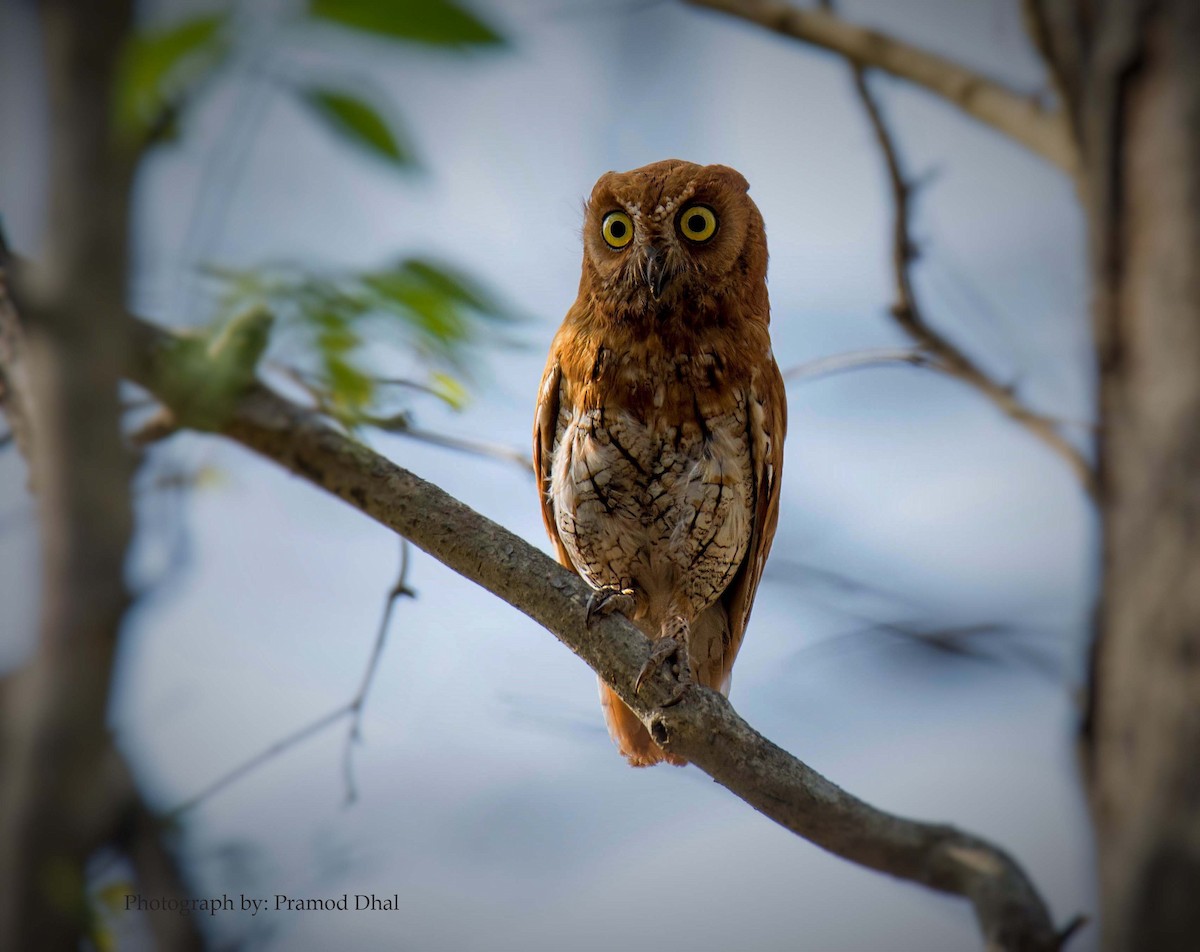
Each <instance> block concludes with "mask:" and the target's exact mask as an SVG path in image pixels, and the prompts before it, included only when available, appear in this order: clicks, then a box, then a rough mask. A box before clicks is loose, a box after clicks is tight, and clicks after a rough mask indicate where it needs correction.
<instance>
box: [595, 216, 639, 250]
mask: <svg viewBox="0 0 1200 952" xmlns="http://www.w3.org/2000/svg"><path fill="white" fill-rule="evenodd" d="M600 234H602V235H603V236H604V240H605V241H606V242H608V246H609V247H610V248H624V247H625V246H626V245H627V244H629V242H631V241H633V219H632V218H630V217H629V216H628V215H626V214H625V213H624V212H609V213H608V214H607V215H605V216H604V221H603V223H602V224H601V225H600Z"/></svg>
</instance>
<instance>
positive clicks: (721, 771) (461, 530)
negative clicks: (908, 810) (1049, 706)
mask: <svg viewBox="0 0 1200 952" xmlns="http://www.w3.org/2000/svg"><path fill="white" fill-rule="evenodd" d="M133 335H134V339H135V341H136V344H135V355H136V363H135V365H134V367H133V368H132V370H131V376H132V378H133V379H134V380H135V381H136V382H137V383H139V384H141V385H142V386H143V387H146V388H147V389H148V390H150V391H151V392H153V393H155V394H156V395H158V396H159V397H160V398H161V399H163V400H170V399H171V397H172V388H171V386H170V383H169V380H170V377H171V366H170V365H171V356H172V352H173V344H172V341H173V338H172V336H171V335H170V334H168V333H166V332H164V331H162V330H160V329H158V328H156V327H154V326H153V325H150V324H147V323H144V322H140V321H136V322H135V323H134V330H133ZM180 403H181V406H180V407H179V408H178V409H177V412H181V411H182V410H183V409H184V405H185V404H186V400H181V401H180ZM182 422H184V423H185V425H186V422H187V421H186V420H183V421H182ZM216 432H218V433H220V434H222V435H224V436H226V437H229V438H230V439H233V440H236V441H237V442H239V443H241V444H242V445H244V446H246V447H248V448H250V449H252V450H254V451H256V452H257V453H259V454H260V455H262V456H265V457H267V458H268V459H271V460H274V461H275V462H277V463H279V464H280V465H281V466H283V467H284V468H285V469H287V470H289V471H290V472H292V473H295V474H296V475H298V476H301V477H303V478H304V479H306V480H308V481H309V482H311V483H313V484H314V485H315V486H317V487H319V488H322V489H325V490H326V491H328V492H330V493H332V494H334V495H336V496H337V497H339V498H340V499H342V500H344V501H345V502H348V503H349V504H350V505H352V506H354V507H355V508H357V509H359V510H360V511H361V512H363V513H365V514H367V515H368V516H370V517H371V518H373V519H375V520H376V521H377V522H379V523H381V524H383V525H385V526H387V527H388V528H390V529H392V530H393V531H395V532H397V533H398V534H400V535H401V536H403V537H405V538H407V539H409V540H410V541H412V542H413V543H414V544H415V545H417V546H419V547H420V548H421V549H423V550H424V551H426V552H428V553H429V554H430V555H432V556H433V557H434V558H436V559H438V560H439V561H440V562H442V563H443V564H445V565H446V566H448V567H449V568H451V569H453V570H454V571H455V572H457V573H459V574H460V575H462V576H464V577H465V578H468V579H470V580H471V581H473V582H475V583H477V584H479V585H481V586H483V587H484V588H486V589H487V590H488V591H490V592H492V593H493V594H495V595H497V596H498V597H500V598H502V599H504V601H506V602H508V603H509V604H510V605H513V606H514V607H515V608H517V609H518V610H520V611H522V612H524V613H525V614H526V615H528V616H529V617H530V618H532V619H533V620H534V621H536V622H538V623H539V624H541V625H542V626H544V627H545V628H547V629H548V630H549V631H550V632H551V633H553V634H554V635H555V636H556V637H557V638H558V639H559V640H560V641H561V642H562V643H563V644H564V645H566V646H567V647H568V648H569V649H570V650H571V651H573V652H574V653H575V654H577V655H579V656H580V657H581V658H582V659H583V660H584V661H585V662H586V663H587V664H588V665H589V666H591V667H592V669H593V670H595V671H596V672H597V673H598V674H599V675H600V676H601V677H602V678H603V679H604V680H605V682H606V683H608V684H610V685H612V687H613V688H614V689H615V690H616V691H617V693H618V694H619V695H620V697H621V698H622V700H624V701H625V702H626V703H627V704H629V705H630V706H631V707H632V708H633V710H634V711H636V712H637V714H638V716H639V717H641V718H642V720H643V722H644V723H646V725H647V726H648V728H649V729H650V731H651V732H652V735H653V736H654V739H655V741H656V742H657V743H659V744H660V745H662V746H663V747H665V748H666V749H667V750H669V751H671V752H672V753H676V754H679V755H681V756H682V757H684V758H686V759H687V760H689V761H690V762H691V763H693V764H695V765H696V766H697V767H699V768H700V769H701V770H703V771H704V772H705V773H707V774H709V776H711V777H713V778H714V779H715V780H716V781H717V782H719V783H720V784H722V785H723V786H725V787H726V788H727V789H729V790H730V791H731V792H733V793H734V794H736V795H737V796H739V797H741V798H742V799H743V800H745V801H746V802H747V803H749V804H750V805H751V806H753V807H754V808H755V809H757V810H759V811H760V812H761V813H763V814H765V815H766V816H768V817H770V818H771V819H773V820H775V821H776V822H777V823H779V824H781V825H782V826H784V827H786V828H787V829H789V830H791V831H792V832H794V833H796V834H798V835H800V836H802V837H804V838H805V839H807V840H809V841H810V842H812V843H815V844H816V845H818V846H820V847H822V848H823V849H826V850H829V851H830V852H832V853H835V854H836V855H838V856H841V857H843V858H845V859H848V860H850V861H851V862H855V863H859V864H861V865H864V866H868V867H870V868H872V869H876V870H879V871H881V872H886V873H889V874H891V875H894V876H899V877H901V878H904V879H908V880H911V881H913V882H916V883H920V884H922V885H925V886H928V887H930V888H932V889H936V890H938V891H940V892H945V893H951V894H955V895H959V896H963V897H965V898H967V899H968V900H969V901H970V902H971V903H972V905H973V906H974V908H975V912H976V916H977V918H978V919H979V922H980V926H981V928H982V930H983V933H984V935H985V937H986V939H987V942H988V948H989V949H997V950H1013V952H1015V950H1023V952H1024V950H1033V952H1043V950H1052V949H1058V948H1059V947H1060V936H1059V935H1058V934H1057V933H1056V932H1055V930H1054V928H1053V925H1052V924H1051V921H1050V917H1049V914H1048V912H1047V910H1046V907H1045V905H1044V903H1043V902H1042V900H1041V898H1040V897H1039V896H1038V894H1037V892H1036V890H1035V889H1034V888H1033V886H1032V885H1031V884H1030V882H1029V880H1028V879H1027V878H1026V877H1025V875H1024V873H1023V872H1022V871H1021V869H1020V867H1019V866H1017V864H1016V863H1015V862H1014V861H1013V860H1012V859H1011V858H1010V857H1009V856H1008V855H1007V854H1006V853H1004V852H1003V851H1002V850H1000V849H998V848H997V847H994V846H992V845H991V844H989V843H987V842H986V841H984V840H982V839H979V838H978V837H975V836H972V835H970V834H967V833H963V832H961V831H959V830H957V829H955V828H953V827H950V826H945V825H939V824H929V823H920V822H916V821H913V820H906V819H902V818H899V817H895V816H892V815H890V814H887V813H884V812H882V811H880V810H877V809H875V808H874V807H871V806H869V805H868V804H866V803H864V802H862V801H861V800H858V799H857V798H855V797H853V796H851V795H850V794H848V793H846V792H845V791H843V790H841V789H840V788H838V787H837V786H835V785H834V784H832V783H831V782H830V781H828V780H826V779H825V778H824V777H822V776H821V775H820V774H818V773H816V772H815V771H813V770H812V769H811V768H809V767H808V766H806V765H805V764H803V763H801V762H800V761H799V760H797V759H796V758H795V757H793V756H792V755H790V754H789V753H787V752H786V751H784V750H782V749H781V748H779V747H777V746H776V745H775V744H772V743H771V742H770V741H769V740H767V739H766V738H765V737H763V736H762V735H761V734H759V733H758V732H756V731H755V730H754V729H753V728H751V727H750V726H749V725H748V724H747V723H746V722H745V721H743V720H742V719H741V718H740V717H739V716H738V715H737V713H736V712H735V711H734V709H733V708H732V706H730V704H729V702H728V701H727V700H726V699H725V698H724V697H722V696H721V695H720V694H717V693H716V692H713V691H709V690H706V689H702V688H695V689H693V690H691V691H689V692H688V693H687V695H685V697H684V699H683V700H682V701H681V702H680V703H679V704H677V705H675V706H672V707H667V708H664V707H663V704H664V703H665V702H666V701H667V700H668V699H669V698H670V696H671V691H672V688H673V684H672V683H671V681H670V679H669V678H668V676H667V675H666V674H665V673H664V672H662V671H659V672H658V673H657V674H656V675H655V676H654V678H653V679H652V680H651V681H649V682H647V684H646V685H644V686H643V689H642V692H641V693H640V694H635V693H634V691H633V683H634V678H635V677H636V676H637V672H638V671H639V670H640V668H641V666H642V664H643V662H644V661H645V659H646V657H647V655H648V654H649V648H650V646H649V642H648V641H647V639H646V637H645V636H644V635H643V634H642V633H641V632H640V631H638V630H637V629H636V628H635V627H634V626H633V625H632V624H631V623H629V622H628V621H626V620H625V619H623V618H621V617H620V616H616V615H614V616H610V617H608V618H604V619H600V620H599V621H597V622H595V624H594V625H593V626H592V627H589V626H588V625H587V624H586V623H585V621H584V616H585V611H586V604H587V598H588V595H589V594H590V589H588V587H587V585H586V584H585V583H584V582H583V580H582V579H580V578H579V577H578V576H577V575H575V574H574V573H572V572H569V571H567V570H566V569H564V568H563V567H562V566H560V565H559V564H558V563H556V562H555V561H553V560H552V559H551V558H550V557H549V556H547V555H545V554H544V553H542V552H540V551H538V550H537V549H535V548H533V547H532V546H530V545H529V544H528V543H527V542H525V541H524V540H523V539H521V538H519V537H518V536H515V535H513V534H512V533H511V532H509V531H508V530H506V529H504V528H503V527H501V526H499V525H497V524H496V523H494V522H491V521H490V520H488V519H486V518H485V517H483V516H481V515H480V514H479V513H477V512H475V511H473V510H472V509H470V508H468V507H467V506H465V505H463V504H462V503H461V502H459V501H458V500H456V499H454V498H452V497H451V496H449V495H448V494H446V493H445V492H443V491H442V490H441V489H439V488H438V487H437V486H434V485H432V484H430V483H427V482H425V481H424V480H422V479H420V478H419V477H417V476H415V475H413V474H412V473H410V472H408V471H406V470H404V469H402V468H400V467H399V466H396V465H395V464H394V463H392V462H390V461H389V460H387V459H384V458H383V457H381V456H379V455H377V454H376V453H374V452H372V451H371V450H370V449H368V448H367V447H365V446H363V445H361V444H359V443H356V442H355V441H353V440H352V439H350V438H349V437H347V436H345V435H343V434H341V433H339V432H337V431H336V430H334V429H333V428H332V427H330V426H329V425H327V424H326V423H325V422H323V421H322V419H321V418H320V416H319V414H317V413H315V412H313V411H311V410H307V409H304V408H302V407H299V406H296V405H295V404H293V403H291V402H289V401H287V400H285V399H283V398H282V397H280V396H278V395H277V394H275V393H273V392H272V391H270V390H268V389H267V388H265V387H263V386H261V385H257V384H256V385H253V386H251V387H250V388H249V389H247V390H246V391H245V392H244V393H243V395H242V396H241V397H240V398H239V399H238V400H237V402H236V403H235V405H234V407H233V409H232V412H231V415H230V416H229V417H228V419H227V420H226V422H225V423H224V424H223V425H221V426H220V427H219V428H218V429H217V431H216Z"/></svg>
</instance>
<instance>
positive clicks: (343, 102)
mask: <svg viewBox="0 0 1200 952" xmlns="http://www.w3.org/2000/svg"><path fill="white" fill-rule="evenodd" d="M300 95H301V96H302V97H303V99H304V102H305V103H307V104H308V105H309V106H310V107H311V108H312V109H313V110H314V111H315V112H316V113H317V115H318V116H320V117H321V118H322V119H324V120H325V122H326V123H327V124H328V125H329V127H330V128H331V129H333V131H334V132H336V133H337V134H338V135H340V136H341V137H342V138H344V139H347V140H348V141H350V142H352V143H354V144H355V145H357V146H359V147H361V148H364V149H366V150H368V151H369V152H371V153H373V154H374V155H376V156H378V157H380V158H382V159H384V160H386V161H388V162H390V163H392V164H393V165H397V166H410V165H414V164H415V161H416V160H415V158H414V156H413V154H412V151H411V150H410V149H409V148H407V146H404V145H402V144H401V142H400V140H399V139H398V138H397V136H396V135H395V133H394V132H393V130H392V129H390V128H388V124H387V122H386V121H385V120H384V119H383V117H382V116H381V115H380V114H379V113H378V112H377V111H376V110H375V108H374V107H373V106H371V105H369V104H368V103H366V102H364V101H363V100H361V99H359V98H358V97H356V96H351V95H349V94H347V93H342V92H338V91H336V90H333V89H321V88H309V89H303V90H300Z"/></svg>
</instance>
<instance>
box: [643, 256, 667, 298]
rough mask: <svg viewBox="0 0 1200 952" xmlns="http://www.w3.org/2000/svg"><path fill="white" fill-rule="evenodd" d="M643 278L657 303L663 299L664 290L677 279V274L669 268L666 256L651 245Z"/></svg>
mask: <svg viewBox="0 0 1200 952" xmlns="http://www.w3.org/2000/svg"><path fill="white" fill-rule="evenodd" d="M642 276H643V277H644V278H645V280H646V284H647V286H649V288H650V293H651V294H652V295H653V296H654V300H656V301H657V300H658V299H659V298H660V297H662V292H663V288H665V287H666V286H667V285H668V284H669V283H670V282H671V279H672V278H674V277H675V272H674V271H672V270H670V269H669V268H668V267H667V259H666V256H665V255H664V254H663V252H662V250H661V249H660V248H659V247H658V246H657V245H650V246H649V247H648V248H647V249H646V264H645V267H644V269H643V272H642Z"/></svg>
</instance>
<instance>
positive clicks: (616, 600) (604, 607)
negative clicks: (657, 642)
mask: <svg viewBox="0 0 1200 952" xmlns="http://www.w3.org/2000/svg"><path fill="white" fill-rule="evenodd" d="M636 609H637V596H636V594H635V592H634V591H633V589H632V588H617V587H616V586H615V585H613V586H606V587H604V588H598V589H596V591H594V592H592V594H591V595H589V596H588V601H587V614H585V615H584V617H583V620H584V624H586V625H587V626H588V627H589V628H591V627H592V625H593V624H594V623H595V621H596V619H597V618H604V617H606V616H608V615H611V614H613V612H620V613H621V614H622V615H624V616H625V617H626V618H633V616H634V614H635V612H636Z"/></svg>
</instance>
